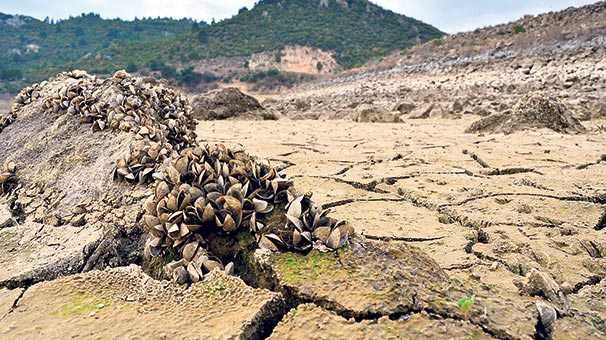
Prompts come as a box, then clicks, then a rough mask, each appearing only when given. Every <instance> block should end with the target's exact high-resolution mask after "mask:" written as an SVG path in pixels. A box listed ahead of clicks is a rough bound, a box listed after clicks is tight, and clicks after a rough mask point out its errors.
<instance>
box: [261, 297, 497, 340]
mask: <svg viewBox="0 0 606 340" xmlns="http://www.w3.org/2000/svg"><path fill="white" fill-rule="evenodd" d="M402 338H406V339H478V340H480V339H492V337H491V336H489V335H487V334H486V333H484V332H483V331H482V329H481V328H480V327H478V326H474V325H472V324H470V323H469V322H466V321H462V320H452V319H431V318H430V317H429V316H428V315H424V314H416V315H413V316H411V317H409V318H406V319H401V320H390V319H389V318H387V317H385V318H381V319H379V320H377V321H370V320H366V321H361V322H353V321H350V320H347V319H345V318H342V317H340V316H338V315H336V314H334V313H331V312H328V311H326V310H324V309H322V308H319V307H317V306H315V305H311V304H306V305H301V306H299V307H298V308H297V309H295V310H292V311H291V312H289V313H288V314H287V315H286V316H285V317H284V319H283V320H282V321H281V322H280V323H279V324H278V326H277V327H276V328H275V329H274V332H273V333H272V335H271V337H270V339H402Z"/></svg>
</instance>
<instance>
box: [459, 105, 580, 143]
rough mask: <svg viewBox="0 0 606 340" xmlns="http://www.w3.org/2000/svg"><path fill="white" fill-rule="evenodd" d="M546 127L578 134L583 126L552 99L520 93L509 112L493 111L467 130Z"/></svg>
mask: <svg viewBox="0 0 606 340" xmlns="http://www.w3.org/2000/svg"><path fill="white" fill-rule="evenodd" d="M541 128H547V129H551V130H554V131H556V132H560V133H582V132H585V131H586V130H585V127H584V126H583V125H582V124H581V122H580V121H579V120H578V119H576V118H575V117H574V116H573V114H572V113H571V112H570V111H569V110H568V109H567V108H566V107H565V106H564V105H563V104H562V103H561V102H560V101H559V100H558V99H556V98H554V97H544V96H541V95H527V96H524V97H523V98H522V99H520V101H519V102H518V103H517V104H516V106H515V107H514V109H513V112H512V113H501V114H494V115H491V116H488V117H486V118H483V119H481V120H479V121H476V122H474V123H473V124H471V126H470V127H469V128H467V130H466V132H467V133H505V134H510V133H514V132H516V131H523V130H528V129H541Z"/></svg>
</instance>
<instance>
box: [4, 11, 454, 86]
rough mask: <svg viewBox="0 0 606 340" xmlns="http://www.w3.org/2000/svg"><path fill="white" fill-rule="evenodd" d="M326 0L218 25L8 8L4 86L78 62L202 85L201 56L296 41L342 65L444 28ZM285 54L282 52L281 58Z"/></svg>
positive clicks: (104, 70)
mask: <svg viewBox="0 0 606 340" xmlns="http://www.w3.org/2000/svg"><path fill="white" fill-rule="evenodd" d="M323 3H324V2H321V1H320V0H261V1H259V2H258V3H257V4H256V5H255V6H254V7H253V8H252V9H250V10H249V9H246V8H242V9H241V10H240V11H239V12H238V14H237V15H235V16H234V17H232V18H230V19H226V20H223V21H220V22H217V23H211V24H210V25H209V24H206V23H204V22H196V21H193V20H190V19H181V20H173V19H168V18H156V19H151V18H145V19H136V20H134V21H124V20H120V19H111V20H108V19H103V18H101V17H100V16H99V15H97V14H93V13H91V14H83V15H81V16H78V17H72V18H69V19H66V20H62V21H57V22H53V21H50V20H48V19H47V20H44V21H40V20H37V19H34V18H31V17H25V16H11V15H6V14H1V13H0V58H2V61H3V62H2V65H0V92H2V91H3V90H4V91H6V90H13V89H14V88H18V87H19V86H23V85H26V84H28V83H31V82H35V81H40V80H42V79H45V78H48V77H49V76H52V75H54V74H56V73H58V72H61V71H64V70H68V69H74V68H80V69H85V70H87V71H89V72H91V73H96V74H110V73H112V72H114V71H115V70H117V69H127V70H128V71H130V72H136V71H150V70H151V71H157V72H160V73H161V74H162V75H163V76H164V77H167V78H172V79H174V80H175V81H177V82H178V83H181V84H183V85H187V86H195V85H196V84H199V83H204V82H208V81H213V80H212V78H213V76H211V75H210V74H204V73H197V72H194V70H193V68H190V66H192V65H193V62H195V61H198V60H201V59H207V58H213V57H222V56H225V57H229V56H249V55H251V54H253V53H257V52H265V51H280V50H281V48H282V47H284V46H285V45H294V44H297V45H306V46H314V47H318V48H321V49H323V50H327V51H332V52H334V53H335V57H336V59H337V61H338V62H339V63H340V64H341V65H343V66H345V67H353V66H358V65H361V64H363V63H364V62H366V61H368V60H369V59H370V58H374V57H381V56H384V55H386V54H387V53H389V52H391V51H393V50H396V49H403V48H406V47H409V46H411V45H413V44H415V43H416V42H418V41H428V40H431V39H435V38H439V37H441V36H442V35H443V34H442V32H440V31H439V30H437V29H436V28H434V27H432V26H430V25H427V24H425V23H422V22H420V21H418V20H415V19H412V18H408V17H406V16H403V15H399V14H396V13H394V12H391V11H387V10H384V9H382V8H380V7H379V6H376V5H374V4H372V3H370V2H368V1H366V0H347V2H346V5H344V4H343V2H342V1H339V2H337V1H336V0H328V1H327V5H326V6H324V5H322V4H323ZM281 58H282V55H281V54H280V52H276V54H275V59H276V61H279V60H280V59H281ZM320 67H322V66H318V68H320ZM282 80H283V79H282ZM2 84H3V85H2ZM2 86H4V89H3V88H2ZM11 92H12V91H11Z"/></svg>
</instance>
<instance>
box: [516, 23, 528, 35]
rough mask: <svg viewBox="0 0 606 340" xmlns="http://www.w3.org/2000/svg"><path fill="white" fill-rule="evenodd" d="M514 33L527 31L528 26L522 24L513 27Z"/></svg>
mask: <svg viewBox="0 0 606 340" xmlns="http://www.w3.org/2000/svg"><path fill="white" fill-rule="evenodd" d="M513 33H515V34H519V33H526V28H524V26H522V25H515V26H514V27H513Z"/></svg>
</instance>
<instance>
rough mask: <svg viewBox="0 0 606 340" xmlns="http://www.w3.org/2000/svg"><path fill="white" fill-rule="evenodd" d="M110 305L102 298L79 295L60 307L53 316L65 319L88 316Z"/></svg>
mask: <svg viewBox="0 0 606 340" xmlns="http://www.w3.org/2000/svg"><path fill="white" fill-rule="evenodd" d="M109 305H110V303H109V302H108V301H106V300H103V299H101V298H97V297H94V296H90V295H79V296H76V297H74V298H73V299H72V300H71V301H70V302H68V303H66V304H64V305H62V306H60V307H59V308H58V309H57V310H56V311H55V312H53V313H52V314H51V315H53V316H59V317H63V318H69V317H73V316H79V315H87V314H90V313H93V312H98V311H100V310H102V309H104V308H107V307H108V306H109Z"/></svg>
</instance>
